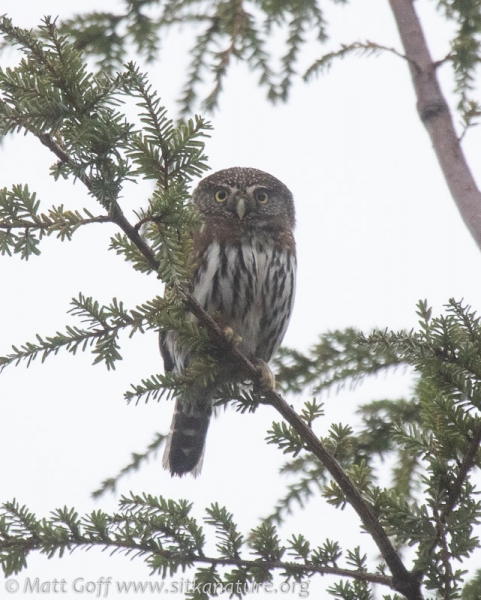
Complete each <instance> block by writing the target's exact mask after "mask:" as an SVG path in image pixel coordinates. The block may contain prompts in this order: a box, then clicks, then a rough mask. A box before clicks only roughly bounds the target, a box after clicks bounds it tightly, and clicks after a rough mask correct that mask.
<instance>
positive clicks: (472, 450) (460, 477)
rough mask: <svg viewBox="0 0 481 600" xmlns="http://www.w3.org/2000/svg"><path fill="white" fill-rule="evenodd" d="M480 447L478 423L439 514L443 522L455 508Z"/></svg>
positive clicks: (480, 438) (480, 436)
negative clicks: (447, 497)
mask: <svg viewBox="0 0 481 600" xmlns="http://www.w3.org/2000/svg"><path fill="white" fill-rule="evenodd" d="M480 445H481V422H479V423H478V424H477V425H476V427H475V428H474V431H473V437H472V440H471V442H470V444H469V448H468V451H467V452H466V454H465V456H464V458H463V460H462V462H461V465H460V467H459V471H458V474H457V476H456V479H455V481H454V484H453V485H452V487H451V488H450V489H449V490H448V495H449V500H448V502H447V503H446V506H445V507H444V509H443V512H442V513H441V519H442V520H443V521H445V520H446V519H447V517H448V516H449V515H450V513H451V511H452V510H453V509H454V507H455V506H456V504H457V502H458V500H459V497H460V496H461V492H462V489H463V485H464V483H465V482H466V479H467V476H468V473H469V471H470V470H471V469H472V468H473V467H474V466H475V464H476V458H477V455H478V453H479V447H480Z"/></svg>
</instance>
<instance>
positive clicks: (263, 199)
mask: <svg viewBox="0 0 481 600" xmlns="http://www.w3.org/2000/svg"><path fill="white" fill-rule="evenodd" d="M255 198H256V200H257V201H258V202H260V203H261V204H267V201H268V200H269V194H268V193H267V192H266V191H265V190H257V192H256V193H255Z"/></svg>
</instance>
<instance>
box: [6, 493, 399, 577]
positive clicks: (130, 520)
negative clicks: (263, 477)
mask: <svg viewBox="0 0 481 600" xmlns="http://www.w3.org/2000/svg"><path fill="white" fill-rule="evenodd" d="M120 504H121V510H120V511H119V512H117V513H115V514H114V515H109V514H106V513H104V512H102V511H95V512H93V513H91V514H90V515H85V516H84V517H83V518H79V516H78V514H77V513H76V512H75V511H74V510H73V509H67V508H63V509H60V510H56V511H54V512H53V513H52V515H51V517H50V518H47V519H41V520H38V519H37V518H36V517H35V515H34V514H32V513H30V512H29V511H28V510H27V509H26V508H25V507H21V506H20V505H19V504H18V503H17V502H16V501H13V502H7V503H5V504H3V505H2V506H1V507H0V562H1V563H2V566H3V568H4V571H5V573H6V574H7V576H8V575H10V574H13V573H18V572H19V571H21V570H22V569H23V568H24V567H25V566H26V559H27V556H28V555H29V554H30V553H31V552H34V551H37V552H38V551H39V552H41V553H44V554H48V555H49V556H50V557H52V556H54V555H55V554H56V553H57V552H58V553H60V554H62V553H63V552H65V551H66V550H69V551H73V550H74V549H76V548H83V549H86V550H89V549H90V548H93V547H96V546H97V547H99V548H102V549H103V550H111V551H112V553H114V552H118V551H121V552H124V553H126V554H132V553H133V554H134V555H135V556H143V557H145V561H146V562H147V563H148V564H149V566H150V567H151V569H152V570H153V571H160V572H164V571H166V570H167V569H168V570H169V571H171V572H172V573H174V572H175V571H176V570H177V568H178V567H179V566H183V565H185V564H189V565H194V564H195V565H202V564H205V565H209V566H211V567H212V568H217V567H235V568H238V569H239V568H241V569H245V570H247V571H248V572H252V573H255V572H259V570H262V571H264V572H272V571H282V572H283V574H284V575H286V574H289V575H295V576H305V577H308V576H310V575H312V574H314V573H319V574H321V575H336V576H341V577H348V578H351V579H354V580H357V581H363V582H370V583H377V584H381V585H385V586H387V587H390V588H392V580H391V578H390V577H388V576H386V575H384V574H382V573H370V572H368V571H367V570H365V569H346V568H341V567H338V566H337V565H333V566H329V565H325V564H320V563H321V561H320V560H319V558H320V557H319V556H318V555H317V554H316V552H313V553H312V559H313V560H311V554H310V553H307V555H306V556H302V557H301V556H299V557H298V558H299V559H302V561H303V562H294V561H285V560H282V559H280V558H275V557H270V558H268V557H265V556H263V555H264V554H265V551H266V547H265V546H264V543H265V542H264V541H262V539H261V538H259V537H258V536H259V534H260V531H259V528H255V529H254V530H252V531H251V536H250V537H251V539H252V540H253V541H252V542H251V543H250V545H251V548H252V550H253V553H254V554H255V555H257V558H256V559H255V560H248V559H244V558H242V557H241V556H240V551H241V548H242V546H243V545H244V544H245V542H244V536H242V535H240V534H239V533H238V531H237V526H236V525H235V523H234V522H233V521H232V515H230V514H229V513H227V511H226V510H225V509H223V508H220V507H219V506H218V505H216V504H214V505H212V506H211V507H210V508H208V509H207V514H208V518H205V519H204V520H205V522H206V524H208V525H211V526H215V527H216V534H217V537H218V539H219V540H222V541H223V542H224V543H223V544H222V545H220V544H219V545H218V546H217V547H218V549H219V555H218V556H209V555H206V554H205V553H204V551H203V546H204V543H205V538H204V535H203V532H202V529H201V527H200V526H199V525H198V524H197V522H196V521H195V520H194V519H192V518H191V517H190V516H189V512H190V508H191V505H190V504H188V503H187V502H185V501H184V500H181V501H179V502H174V501H172V500H169V501H167V500H165V499H164V498H162V497H158V498H156V497H152V496H147V495H143V496H134V495H132V496H130V497H129V498H125V497H123V498H122V499H121V501H120ZM295 537H296V536H294V540H293V541H291V542H289V547H290V548H291V549H293V550H295V548H296V544H295V542H296V539H295ZM256 538H257V540H258V541H254V540H255V539H256ZM284 550H285V548H284V547H282V548H279V554H282V553H283V551H284ZM353 554H354V553H352V552H350V551H348V557H349V556H351V555H353Z"/></svg>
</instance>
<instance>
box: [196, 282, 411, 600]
mask: <svg viewBox="0 0 481 600" xmlns="http://www.w3.org/2000/svg"><path fill="white" fill-rule="evenodd" d="M184 293H185V298H186V301H187V306H188V308H189V310H190V311H191V312H192V313H193V314H194V315H195V316H196V317H197V318H198V319H199V321H200V322H201V323H202V324H203V325H205V326H206V327H207V328H208V330H209V332H210V333H211V334H213V337H214V341H215V342H216V343H220V345H221V347H222V348H223V349H225V350H226V352H228V353H229V355H230V356H231V357H232V358H233V359H234V360H235V362H236V364H237V365H239V367H241V369H240V372H245V373H246V374H247V375H248V376H249V378H250V379H251V380H252V381H253V383H254V384H257V385H258V386H262V383H263V378H262V372H261V370H260V369H259V367H257V366H255V365H254V364H253V363H252V362H251V361H250V360H248V359H247V358H246V357H245V356H244V355H243V354H242V353H241V352H240V351H239V350H238V349H237V348H236V347H233V346H232V344H231V343H230V342H229V340H227V339H226V335H225V333H224V331H223V330H222V328H221V327H220V326H219V325H218V324H217V323H216V322H215V321H214V319H213V318H212V317H211V316H210V315H209V314H208V313H206V312H205V311H204V309H203V308H202V307H201V306H200V304H199V303H198V302H197V300H196V299H195V298H194V297H193V295H192V294H191V293H190V292H184ZM264 395H265V400H266V403H267V404H270V405H271V406H273V407H274V408H275V409H276V410H277V411H278V412H279V413H280V414H281V415H282V416H283V417H284V419H285V420H286V421H287V422H288V423H289V424H290V425H291V427H292V428H293V429H294V430H295V431H296V432H297V433H298V434H299V436H300V437H301V439H302V441H303V443H304V444H305V446H306V448H308V449H309V450H310V451H311V452H312V453H313V454H314V456H316V457H317V458H318V459H319V460H320V461H321V463H322V464H323V465H324V466H325V468H326V469H327V470H328V471H329V473H330V474H331V476H332V477H333V479H334V480H335V481H336V482H337V484H338V485H339V486H340V488H341V489H342V491H343V492H344V494H345V495H346V498H347V500H348V502H349V503H350V504H351V506H352V507H353V508H354V510H355V511H356V512H357V514H358V516H359V517H360V519H361V521H362V523H363V525H364V527H365V528H366V530H367V531H368V532H369V533H370V534H371V536H372V538H373V540H374V542H375V543H376V545H377V547H378V548H379V551H380V552H381V555H382V557H383V558H384V560H385V561H386V564H387V565H388V567H389V568H390V570H391V573H392V575H393V587H394V589H395V590H397V591H398V592H401V593H402V594H404V595H405V596H406V598H408V600H421V599H422V594H421V589H420V586H421V581H420V578H419V577H418V575H417V574H416V573H410V572H409V571H408V570H407V569H406V567H405V566H404V563H403V561H402V559H401V557H400V556H399V554H398V553H397V551H396V550H395V549H394V546H393V545H392V543H391V541H390V539H389V537H388V535H387V533H386V531H385V529H384V528H383V526H382V525H381V523H380V521H379V519H378V517H377V516H376V515H375V513H374V512H373V510H372V508H371V507H370V506H369V504H368V503H367V502H366V501H365V500H364V498H363V496H362V494H361V493H360V492H359V490H358V489H357V488H356V486H355V485H354V484H353V483H352V481H351V480H350V479H349V477H348V475H347V474H346V472H345V471H344V469H343V468H342V467H341V465H340V464H339V463H338V462H337V460H336V459H335V458H334V457H333V456H332V455H331V454H330V453H329V452H328V451H327V450H326V448H325V447H324V445H323V444H322V442H321V441H320V440H319V438H318V437H317V436H316V435H315V434H314V432H313V431H312V429H311V428H310V427H309V426H308V425H307V423H306V422H305V421H303V420H302V419H301V417H300V416H299V415H298V414H297V413H296V411H295V410H294V409H293V408H292V407H291V406H290V405H289V404H288V403H287V402H286V401H285V400H284V399H283V398H282V396H281V395H280V394H278V393H277V392H276V391H275V390H274V389H268V390H265V391H264Z"/></svg>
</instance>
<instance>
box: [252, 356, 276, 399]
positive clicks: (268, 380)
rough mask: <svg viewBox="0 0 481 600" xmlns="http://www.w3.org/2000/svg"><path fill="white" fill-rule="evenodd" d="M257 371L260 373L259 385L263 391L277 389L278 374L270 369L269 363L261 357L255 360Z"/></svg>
mask: <svg viewBox="0 0 481 600" xmlns="http://www.w3.org/2000/svg"><path fill="white" fill-rule="evenodd" d="M254 365H255V367H256V370H257V372H258V373H259V381H258V386H259V390H260V391H261V392H269V391H271V390H275V389H276V376H275V375H274V373H273V372H272V371H271V370H270V368H269V366H268V364H267V363H266V362H265V361H263V360H262V359H260V358H257V359H256V360H255V361H254Z"/></svg>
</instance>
